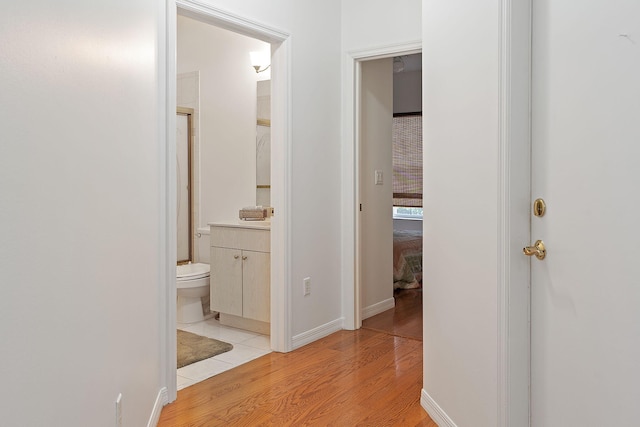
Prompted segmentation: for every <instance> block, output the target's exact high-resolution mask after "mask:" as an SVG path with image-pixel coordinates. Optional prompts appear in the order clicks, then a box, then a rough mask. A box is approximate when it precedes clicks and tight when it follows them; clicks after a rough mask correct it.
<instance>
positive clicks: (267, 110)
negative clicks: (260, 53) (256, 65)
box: [256, 80, 271, 206]
mask: <svg viewBox="0 0 640 427" xmlns="http://www.w3.org/2000/svg"><path fill="white" fill-rule="evenodd" d="M257 85H258V88H257V98H258V99H257V109H256V111H257V123H256V205H258V206H271V80H262V81H259V82H257Z"/></svg>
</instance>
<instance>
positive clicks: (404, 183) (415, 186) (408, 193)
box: [392, 113, 422, 208]
mask: <svg viewBox="0 0 640 427" xmlns="http://www.w3.org/2000/svg"><path fill="white" fill-rule="evenodd" d="M392 130H393V205H394V206H409V207H418V208H421V207H422V114H421V113H412V114H398V115H394V117H393V129H392Z"/></svg>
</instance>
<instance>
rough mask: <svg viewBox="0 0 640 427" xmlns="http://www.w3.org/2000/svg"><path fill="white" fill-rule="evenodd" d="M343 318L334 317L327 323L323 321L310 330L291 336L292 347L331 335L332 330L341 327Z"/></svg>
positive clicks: (338, 329)
mask: <svg viewBox="0 0 640 427" xmlns="http://www.w3.org/2000/svg"><path fill="white" fill-rule="evenodd" d="M343 323H344V319H343V318H340V319H336V320H333V321H331V322H329V323H325V324H324V325H321V326H318V327H317V328H314V329H311V330H310V331H307V332H303V333H301V334H298V335H296V336H294V337H293V339H292V340H291V346H292V349H293V350H295V349H296V348H300V347H302V346H305V345H307V344H310V343H312V342H314V341H317V340H319V339H320V338H324V337H326V336H327V335H331V334H332V333H334V332H338V331H341V330H342V329H343V328H342V326H343Z"/></svg>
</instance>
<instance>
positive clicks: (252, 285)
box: [242, 251, 271, 322]
mask: <svg viewBox="0 0 640 427" xmlns="http://www.w3.org/2000/svg"><path fill="white" fill-rule="evenodd" d="M242 258H243V265H242V267H243V268H242V283H243V294H242V298H243V304H242V306H243V314H242V316H243V317H246V318H249V319H253V320H260V321H261V322H269V321H270V319H271V304H270V301H271V287H270V286H269V283H270V280H271V256H270V254H269V253H266V252H254V251H242Z"/></svg>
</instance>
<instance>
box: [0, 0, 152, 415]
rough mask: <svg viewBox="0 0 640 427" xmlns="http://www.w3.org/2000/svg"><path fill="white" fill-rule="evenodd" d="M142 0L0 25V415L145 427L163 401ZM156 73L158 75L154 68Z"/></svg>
mask: <svg viewBox="0 0 640 427" xmlns="http://www.w3.org/2000/svg"><path fill="white" fill-rule="evenodd" d="M160 8H161V6H160V3H159V2H156V1H151V0H128V1H119V2H113V1H106V0H96V1H93V2H76V1H70V0H60V1H57V2H55V3H54V2H50V1H46V0H38V1H31V2H29V3H28V4H27V3H22V2H11V3H7V4H4V5H3V12H2V14H1V15H0V29H1V30H0V58H2V60H0V75H2V79H0V93H2V97H1V100H0V128H1V129H2V144H0V175H1V178H0V194H2V204H1V207H0V235H1V236H2V244H1V245H0V272H1V276H2V286H0V316H1V318H0V320H1V321H0V337H1V341H2V349H3V350H2V352H0V366H1V368H0V376H1V377H2V389H1V391H0V413H1V414H2V424H3V425H7V426H18V425H20V426H36V425H42V426H44V425H56V426H62V425H64V426H113V425H115V405H114V402H115V399H116V396H117V395H118V393H122V395H123V425H124V426H143V425H146V424H147V421H148V419H149V415H150V414H151V412H152V407H153V405H154V401H155V399H156V396H157V395H158V392H159V390H160V387H161V384H160V374H159V373H160V371H161V366H160V352H161V350H162V349H161V348H160V338H159V322H160V319H159V301H161V296H160V295H159V289H160V286H159V281H161V279H160V277H159V270H160V268H161V266H160V257H161V256H162V254H161V251H160V250H159V239H160V237H159V236H160V232H161V229H162V227H163V225H162V224H161V222H160V215H161V211H162V210H163V205H162V203H161V199H160V196H161V191H160V189H161V187H160V177H159V173H160V170H159V167H158V165H159V164H160V159H159V156H160V155H161V152H162V150H161V149H160V148H159V144H160V143H161V141H162V140H161V138H160V136H159V133H158V132H159V129H161V128H162V126H163V124H161V123H160V120H159V117H158V110H159V106H158V102H159V100H158V88H159V87H163V86H164V82H159V81H158V79H159V77H158V72H157V70H158V67H157V65H158V64H157V61H158V58H157V51H156V49H157V44H158V30H159V29H158V22H160V17H161V16H162V14H164V10H163V9H160ZM163 67H164V65H163Z"/></svg>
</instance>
